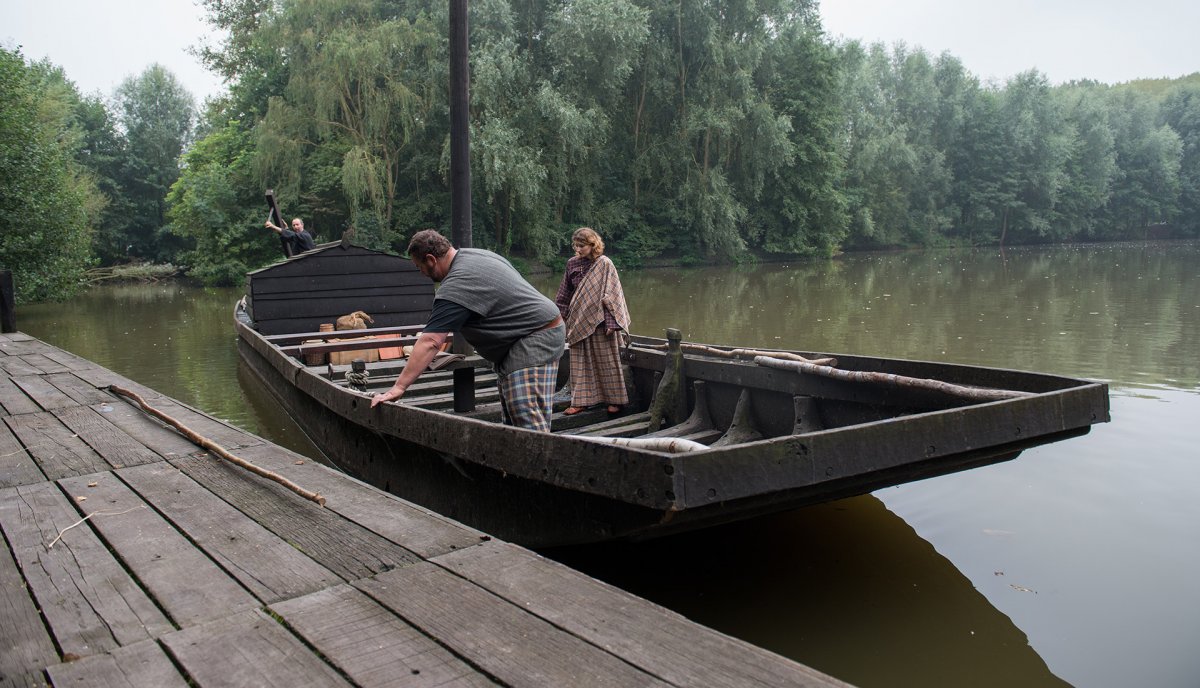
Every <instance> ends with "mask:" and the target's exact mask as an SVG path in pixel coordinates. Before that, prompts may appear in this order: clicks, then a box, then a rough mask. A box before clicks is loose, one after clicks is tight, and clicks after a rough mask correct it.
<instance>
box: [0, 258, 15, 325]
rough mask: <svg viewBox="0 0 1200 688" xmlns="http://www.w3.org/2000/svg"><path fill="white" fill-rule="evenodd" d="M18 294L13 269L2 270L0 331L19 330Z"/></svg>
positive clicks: (0, 274) (0, 273)
mask: <svg viewBox="0 0 1200 688" xmlns="http://www.w3.org/2000/svg"><path fill="white" fill-rule="evenodd" d="M16 303H17V294H16V288H15V287H14V286H13V276H12V271H11V270H0V332H4V333H8V332H16V331H17V310H16Z"/></svg>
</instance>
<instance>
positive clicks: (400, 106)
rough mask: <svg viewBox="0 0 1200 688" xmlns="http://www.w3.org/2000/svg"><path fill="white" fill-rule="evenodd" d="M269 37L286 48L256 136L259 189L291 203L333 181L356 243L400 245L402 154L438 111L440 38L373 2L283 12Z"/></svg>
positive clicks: (290, 6) (333, 0)
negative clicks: (277, 88) (278, 89)
mask: <svg viewBox="0 0 1200 688" xmlns="http://www.w3.org/2000/svg"><path fill="white" fill-rule="evenodd" d="M268 30H270V31H272V33H273V34H274V35H276V36H277V37H278V40H279V41H281V43H282V44H283V45H285V46H286V49H285V57H286V61H287V71H288V75H289V77H288V82H287V86H286V88H285V89H284V93H283V94H282V95H278V96H275V97H273V98H271V99H270V101H269V105H268V108H267V113H266V117H265V118H264V119H263V121H262V123H261V125H260V127H259V138H258V146H259V151H260V153H261V155H260V158H259V164H260V171H261V173H262V175H263V178H264V181H265V182H266V183H267V184H270V185H273V186H275V187H276V188H277V189H278V190H279V191H280V193H281V195H282V196H284V197H285V198H286V197H288V196H290V197H291V198H292V199H296V198H297V197H298V196H299V195H300V194H301V193H303V192H306V191H308V190H310V189H312V188H314V187H320V186H322V185H323V184H322V182H326V183H327V182H328V181H329V180H330V178H331V177H333V176H334V175H336V180H337V182H338V186H339V187H340V191H341V193H342V194H344V196H345V200H346V202H347V204H348V206H349V210H350V212H351V215H352V217H351V219H352V221H354V222H355V224H356V225H357V226H358V229H359V232H360V233H359V235H358V239H359V240H360V241H362V242H364V243H366V244H368V245H372V246H377V247H388V246H390V245H392V244H394V243H396V241H397V228H396V227H395V223H394V209H395V202H396V198H397V191H398V188H399V185H400V170H401V168H402V166H403V164H404V158H405V154H406V148H407V147H408V146H409V144H410V142H411V141H412V140H413V138H414V136H417V135H418V133H419V132H420V131H421V130H422V129H423V128H425V127H427V126H429V123H430V120H431V118H432V117H433V114H434V113H431V111H430V108H431V107H432V106H433V104H435V103H437V102H439V98H438V97H436V96H435V95H434V91H435V89H436V88H437V86H438V84H437V83H436V82H435V81H434V80H433V79H430V78H429V75H428V72H429V70H430V69H431V68H432V67H431V64H432V63H433V62H435V61H438V60H443V61H444V50H442V45H441V35H440V32H438V31H436V30H435V27H434V26H433V25H432V23H431V22H430V21H429V20H428V19H426V18H424V17H423V16H419V17H418V18H417V19H416V20H414V21H410V20H408V19H406V18H398V17H393V16H387V15H386V13H385V8H384V6H383V4H382V3H380V2H376V1H375V0H351V1H349V2H347V1H345V0H310V1H306V2H290V3H286V4H285V5H283V7H282V9H281V11H280V14H279V16H278V18H277V21H276V23H275V24H274V26H271V27H268ZM439 51H440V52H439ZM441 102H444V97H442V98H441ZM310 202H311V199H310Z"/></svg>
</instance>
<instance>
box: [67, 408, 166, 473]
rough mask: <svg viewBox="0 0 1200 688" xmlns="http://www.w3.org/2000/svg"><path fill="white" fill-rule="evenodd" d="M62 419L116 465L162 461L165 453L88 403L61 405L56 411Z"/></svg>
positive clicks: (114, 466)
mask: <svg viewBox="0 0 1200 688" xmlns="http://www.w3.org/2000/svg"><path fill="white" fill-rule="evenodd" d="M52 413H53V414H54V417H55V418H57V419H58V420H59V422H60V423H62V424H63V425H65V426H66V427H67V428H70V430H71V432H73V433H75V434H76V435H78V436H79V437H80V439H82V440H84V442H85V443H86V444H87V445H88V446H89V447H91V448H92V450H93V451H95V452H96V453H97V454H99V455H100V457H101V458H103V459H104V460H105V461H107V462H108V463H109V464H110V465H111V466H112V467H113V468H124V467H126V466H140V465H142V464H144V463H154V462H156V461H162V460H163V457H161V456H159V455H158V454H156V453H155V452H154V451H152V450H151V449H150V448H149V447H147V446H146V445H144V444H142V443H141V442H138V441H137V440H135V439H133V438H132V437H130V436H129V435H127V434H125V433H124V432H122V431H121V430H120V429H119V428H117V427H116V426H115V425H113V424H112V423H110V422H108V419H107V418H106V417H105V415H104V414H101V413H97V412H96V410H95V409H92V408H90V407H87V406H74V407H72V408H65V409H58V410H55V411H53V412H52Z"/></svg>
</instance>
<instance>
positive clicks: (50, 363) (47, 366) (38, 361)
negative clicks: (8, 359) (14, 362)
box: [21, 351, 71, 374]
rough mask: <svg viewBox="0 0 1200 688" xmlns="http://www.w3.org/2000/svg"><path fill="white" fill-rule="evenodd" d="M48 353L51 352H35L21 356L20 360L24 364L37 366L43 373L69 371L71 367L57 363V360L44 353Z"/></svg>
mask: <svg viewBox="0 0 1200 688" xmlns="http://www.w3.org/2000/svg"><path fill="white" fill-rule="evenodd" d="M48 353H52V352H50V351H44V352H41V353H36V354H27V355H25V356H21V360H22V361H23V362H24V363H25V364H26V365H29V366H32V367H34V368H37V369H38V370H39V371H41V372H42V373H45V374H50V373H68V372H70V371H71V369H70V368H68V367H67V366H65V365H63V364H61V363H59V362H58V361H56V360H54V359H52V358H50V357H49V356H47V355H46V354H48Z"/></svg>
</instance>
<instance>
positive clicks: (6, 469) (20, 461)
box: [0, 423, 46, 487]
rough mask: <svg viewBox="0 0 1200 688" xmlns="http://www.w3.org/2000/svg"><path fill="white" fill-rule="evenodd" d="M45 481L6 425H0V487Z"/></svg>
mask: <svg viewBox="0 0 1200 688" xmlns="http://www.w3.org/2000/svg"><path fill="white" fill-rule="evenodd" d="M45 479H46V476H45V475H43V474H42V471H41V469H40V468H38V465H37V464H36V463H35V462H34V460H33V459H32V458H30V456H29V453H28V452H26V451H25V448H24V447H22V446H21V443H20V442H18V441H17V438H16V436H14V435H13V434H12V430H9V429H8V425H6V424H4V423H0V487H15V486H17V485H30V484H32V483H40V482H42V481H43V480H45Z"/></svg>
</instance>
